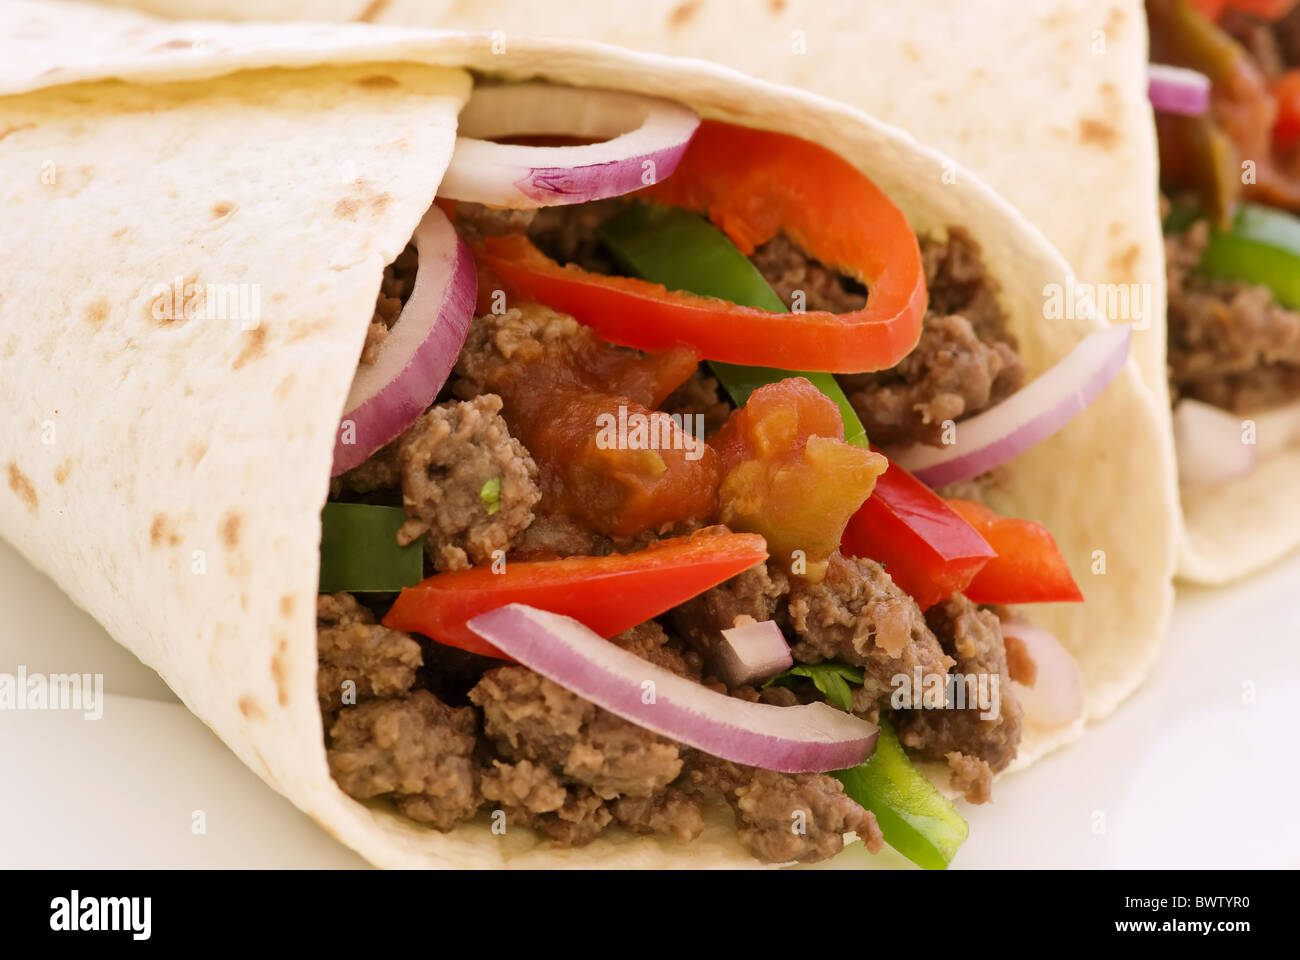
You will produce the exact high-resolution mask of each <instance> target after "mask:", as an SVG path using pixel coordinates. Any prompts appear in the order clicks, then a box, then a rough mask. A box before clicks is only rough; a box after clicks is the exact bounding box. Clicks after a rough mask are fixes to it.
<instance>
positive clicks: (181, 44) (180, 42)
mask: <svg viewBox="0 0 1300 960" xmlns="http://www.w3.org/2000/svg"><path fill="white" fill-rule="evenodd" d="M193 46H194V41H193V40H184V39H181V38H180V37H177V38H176V39H175V40H168V41H167V42H166V43H160V44H158V45H157V46H153V47H150V48H149V52H150V53H154V52H156V51H159V50H189V49H190V48H191V47H193Z"/></svg>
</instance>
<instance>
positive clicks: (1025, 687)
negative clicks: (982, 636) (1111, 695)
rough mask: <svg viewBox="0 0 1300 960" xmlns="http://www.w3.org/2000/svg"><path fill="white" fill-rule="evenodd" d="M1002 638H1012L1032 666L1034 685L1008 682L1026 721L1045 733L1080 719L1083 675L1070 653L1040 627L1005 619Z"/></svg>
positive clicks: (1081, 713) (1082, 699) (1082, 701)
mask: <svg viewBox="0 0 1300 960" xmlns="http://www.w3.org/2000/svg"><path fill="white" fill-rule="evenodd" d="M1002 635H1003V636H1004V637H1015V638H1016V639H1017V640H1019V641H1020V642H1021V644H1023V645H1024V648H1025V653H1027V654H1028V655H1029V659H1030V660H1032V661H1033V663H1034V682H1033V683H1029V684H1026V683H1018V682H1016V681H1014V680H1013V681H1012V682H1011V686H1012V689H1013V690H1015V692H1016V699H1018V700H1019V701H1020V705H1021V706H1022V707H1024V708H1025V721H1026V722H1027V723H1029V724H1030V725H1031V726H1035V727H1039V728H1041V729H1045V730H1051V729H1055V728H1057V727H1066V726H1069V725H1070V724H1071V723H1074V721H1076V720H1078V719H1079V718H1080V717H1081V716H1083V708H1084V690H1083V674H1081V673H1080V672H1079V665H1078V664H1077V663H1075V661H1074V657H1072V656H1070V651H1068V650H1066V649H1065V647H1063V646H1062V645H1061V641H1059V640H1057V639H1056V637H1054V636H1052V634H1050V633H1048V632H1047V631H1046V630H1044V629H1043V628H1042V627H1036V626H1034V625H1033V624H1032V623H1026V622H1025V621H1023V620H1006V621H1003V623H1002Z"/></svg>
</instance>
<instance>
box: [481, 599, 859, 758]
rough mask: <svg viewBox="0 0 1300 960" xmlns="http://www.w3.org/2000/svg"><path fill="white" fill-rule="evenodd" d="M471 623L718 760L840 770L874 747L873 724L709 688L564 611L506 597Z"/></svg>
mask: <svg viewBox="0 0 1300 960" xmlns="http://www.w3.org/2000/svg"><path fill="white" fill-rule="evenodd" d="M469 626H470V629H471V630H473V631H474V632H475V633H477V634H479V636H481V637H483V639H484V640H487V641H488V642H489V643H492V644H494V645H495V646H497V647H498V648H500V649H501V650H503V651H504V652H506V653H508V654H510V656H512V657H514V658H515V659H516V660H518V661H519V662H520V663H522V664H523V665H524V666H526V667H528V668H530V669H532V670H536V671H537V672H538V673H540V674H541V675H542V676H544V677H548V678H549V679H551V680H554V681H555V682H556V683H558V684H560V686H562V687H565V688H566V689H568V690H571V691H572V692H574V693H576V694H577V695H578V696H580V697H583V698H585V699H587V700H590V701H591V702H592V703H594V704H596V705H597V706H599V707H604V708H605V709H606V710H608V711H610V712H611V713H614V714H617V715H618V716H620V717H622V718H623V719H624V720H628V721H630V722H631V723H635V724H637V725H638V726H642V727H645V728H646V729H647V730H653V731H654V732H655V733H658V734H661V735H663V736H665V737H671V738H672V739H673V740H677V741H680V742H681V743H685V744H687V745H688V746H692V747H695V748H696V749H699V750H703V751H704V752H705V753H710V754H713V755H714V756H715V757H721V758H723V759H724V760H732V761H734V762H736V763H745V764H749V765H750V766H754V767H762V768H763V769H765V770H777V771H780V772H782V773H802V772H807V771H825V770H840V769H843V768H845V767H851V766H854V765H855V764H858V763H861V762H862V761H863V759H865V758H866V757H867V756H869V755H870V754H871V752H872V751H873V750H874V749H875V747H876V735H877V733H878V732H879V731H878V728H877V727H876V725H875V724H872V723H868V722H867V721H865V720H861V719H859V718H857V717H855V716H853V715H852V714H848V713H845V712H844V711H842V710H836V709H835V708H834V707H831V706H827V705H826V704H824V703H810V704H805V705H802V706H797V707H777V706H773V705H771V704H767V703H749V702H748V701H745V700H739V699H737V698H735V697H729V696H727V695H726V694H722V693H716V692H715V691H713V690H710V689H709V688H708V687H704V686H701V685H700V684H698V683H696V682H695V681H694V680H688V679H687V678H685V677H679V676H678V675H677V674H675V673H671V672H670V671H668V670H665V669H664V668H663V667H659V666H656V665H655V664H653V663H648V662H647V661H645V660H642V659H641V658H640V657H638V656H637V655H636V654H634V653H629V652H628V651H626V650H624V649H622V648H621V647H619V646H616V645H615V644H613V643H610V642H609V641H608V640H606V639H604V638H603V637H601V636H600V635H599V634H597V633H594V632H593V631H591V630H589V629H587V627H585V626H583V625H582V624H581V623H579V622H578V621H577V620H573V619H571V618H570V617H563V616H560V615H559V614H556V613H547V612H546V611H544V610H537V609H535V608H533V607H529V606H526V605H524V604H522V603H512V604H509V605H508V606H504V607H498V608H497V609H496V610H491V611H489V612H487V613H482V614H479V615H478V616H477V617H475V618H474V619H473V620H471V621H470V622H469ZM647 701H649V702H647Z"/></svg>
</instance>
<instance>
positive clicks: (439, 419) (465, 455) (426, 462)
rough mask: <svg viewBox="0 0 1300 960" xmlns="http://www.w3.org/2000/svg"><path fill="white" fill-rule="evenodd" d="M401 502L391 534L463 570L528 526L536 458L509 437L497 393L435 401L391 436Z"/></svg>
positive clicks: (537, 494)
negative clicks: (402, 513) (421, 544)
mask: <svg viewBox="0 0 1300 960" xmlns="http://www.w3.org/2000/svg"><path fill="white" fill-rule="evenodd" d="M397 447H398V459H399V460H400V462H401V464H402V505H403V506H404V507H405V508H406V512H407V514H408V515H409V516H410V518H411V519H410V520H408V521H407V522H406V523H405V524H403V525H402V529H401V530H400V531H399V532H398V535H397V538H398V540H399V541H400V542H404V543H410V542H411V541H412V540H414V539H416V538H417V537H420V536H423V537H424V538H425V546H426V549H427V551H428V553H429V556H430V557H431V558H432V560H433V565H434V566H435V567H437V568H438V569H439V570H463V569H465V568H467V567H469V566H471V565H472V564H484V563H490V562H491V561H492V555H493V553H494V552H496V551H498V550H499V551H501V552H502V553H503V554H504V552H505V551H506V550H508V549H509V548H510V547H511V546H512V545H513V544H514V542H515V541H516V539H517V538H518V536H519V535H520V534H521V533H522V532H523V531H524V530H525V529H526V528H527V527H528V525H529V524H530V523H531V522H532V519H533V507H534V506H535V505H536V504H537V501H538V500H540V499H541V491H540V490H539V489H538V486H537V464H536V463H534V462H533V458H532V457H531V456H529V454H528V451H527V450H525V449H524V446H523V444H521V443H520V442H519V441H518V440H516V439H514V437H512V436H510V431H509V430H508V429H507V428H506V423H505V421H504V420H503V419H502V418H501V398H500V397H498V396H496V395H494V394H484V395H482V396H479V397H475V398H474V399H473V400H468V401H465V402H462V403H457V402H456V401H448V402H447V403H440V404H438V405H437V406H436V407H434V408H433V409H431V410H429V411H428V412H427V413H425V414H424V415H423V416H421V417H420V419H418V420H417V421H415V423H414V424H413V425H412V426H411V427H410V428H409V429H408V430H407V431H406V432H405V433H404V434H402V436H401V438H400V439H399V441H398V445H397Z"/></svg>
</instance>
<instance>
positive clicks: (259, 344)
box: [230, 326, 266, 370]
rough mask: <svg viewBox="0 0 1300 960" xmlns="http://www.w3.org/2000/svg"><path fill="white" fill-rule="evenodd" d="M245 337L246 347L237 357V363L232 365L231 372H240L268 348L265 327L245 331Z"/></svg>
mask: <svg viewBox="0 0 1300 960" xmlns="http://www.w3.org/2000/svg"><path fill="white" fill-rule="evenodd" d="M244 337H245V340H244V346H243V348H242V349H241V350H240V351H239V356H237V357H235V362H234V363H232V364H231V365H230V369H231V370H238V369H239V368H240V367H242V366H243V365H244V364H246V363H248V361H249V360H252V359H253V358H254V357H256V356H257V355H258V354H260V353H262V352H263V350H265V348H266V328H265V327H261V326H257V327H254V328H253V329H252V330H245V331H244Z"/></svg>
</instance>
